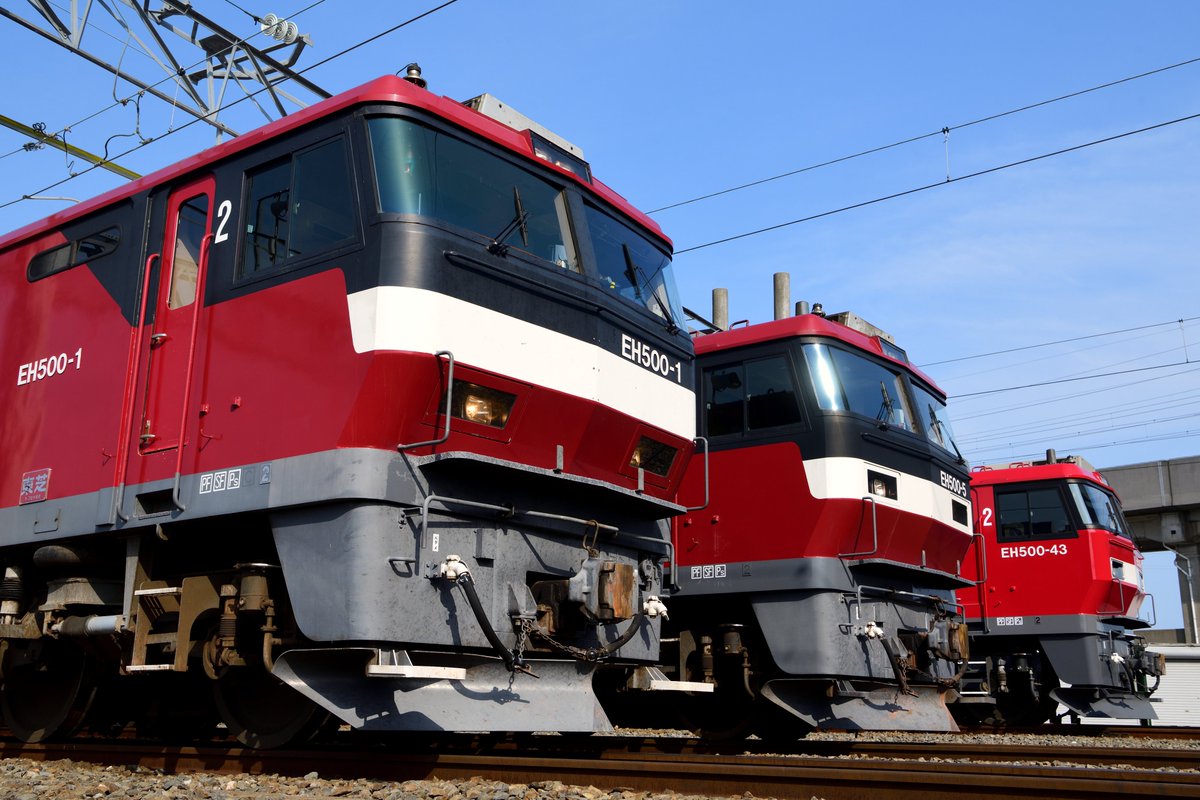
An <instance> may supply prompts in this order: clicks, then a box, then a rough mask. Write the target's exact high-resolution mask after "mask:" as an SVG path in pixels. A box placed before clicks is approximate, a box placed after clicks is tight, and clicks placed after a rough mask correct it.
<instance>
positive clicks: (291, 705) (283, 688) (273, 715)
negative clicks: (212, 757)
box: [213, 667, 329, 750]
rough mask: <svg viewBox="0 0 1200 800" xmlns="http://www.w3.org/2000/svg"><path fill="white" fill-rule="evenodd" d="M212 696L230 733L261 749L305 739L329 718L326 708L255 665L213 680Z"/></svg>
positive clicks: (321, 726) (232, 670)
mask: <svg viewBox="0 0 1200 800" xmlns="http://www.w3.org/2000/svg"><path fill="white" fill-rule="evenodd" d="M213 697H214V699H215V700H216V703H217V711H218V712H219V713H220V715H221V720H222V721H223V722H224V723H225V727H226V728H227V729H228V730H229V733H230V734H231V735H233V736H234V737H235V738H237V740H238V741H239V742H241V743H242V744H244V745H246V746H247V747H253V748H256V749H259V750H269V749H271V748H274V747H283V746H284V745H287V744H298V743H301V742H306V741H308V740H309V739H311V738H313V737H314V736H316V734H317V733H318V732H319V731H320V730H321V729H322V728H324V727H325V725H326V723H327V722H328V720H329V712H327V711H325V709H323V708H320V707H318V706H317V705H315V704H313V703H312V701H310V700H309V699H308V698H307V697H304V696H303V695H301V694H300V693H299V692H297V691H296V690H295V689H292V688H291V687H290V686H288V685H287V684H285V683H284V682H283V681H281V680H279V679H278V678H276V677H275V676H274V675H271V674H270V673H269V672H266V671H265V670H263V669H260V668H255V667H242V668H230V669H227V670H226V671H225V672H224V674H222V675H221V676H220V677H219V678H218V679H217V680H216V681H215V682H214V683H213Z"/></svg>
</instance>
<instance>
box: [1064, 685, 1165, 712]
mask: <svg viewBox="0 0 1200 800" xmlns="http://www.w3.org/2000/svg"><path fill="white" fill-rule="evenodd" d="M1050 696H1051V697H1053V698H1054V699H1055V700H1057V701H1058V702H1060V703H1062V704H1063V705H1064V706H1066V707H1067V708H1069V709H1071V711H1073V712H1074V713H1076V714H1078V715H1079V716H1081V717H1109V718H1112V719H1158V714H1156V713H1155V711H1154V706H1153V705H1151V704H1150V701H1149V699H1147V698H1145V697H1139V696H1138V695H1136V694H1133V693H1131V692H1123V691H1120V690H1115V691H1114V690H1111V689H1099V688H1094V687H1086V686H1078V687H1076V686H1072V687H1069V688H1060V689H1054V690H1052V691H1051V692H1050Z"/></svg>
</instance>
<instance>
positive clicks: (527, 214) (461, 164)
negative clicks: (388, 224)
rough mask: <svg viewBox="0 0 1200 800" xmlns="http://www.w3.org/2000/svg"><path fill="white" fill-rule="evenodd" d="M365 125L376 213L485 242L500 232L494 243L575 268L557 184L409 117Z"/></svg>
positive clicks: (577, 267)
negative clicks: (422, 219) (441, 224)
mask: <svg viewBox="0 0 1200 800" xmlns="http://www.w3.org/2000/svg"><path fill="white" fill-rule="evenodd" d="M368 125H369V129H370V133H371V152H372V153H373V155H374V158H375V172H376V176H377V179H378V185H379V205H380V209H381V210H382V211H385V212H389V213H395V214H420V215H423V216H428V217H435V218H437V219H440V220H444V221H445V222H449V223H451V224H453V225H457V226H459V227H462V228H466V229H468V230H471V231H474V232H475V233H478V234H480V235H481V236H483V237H485V238H487V239H500V238H501V236H502V234H505V232H506V231H507V234H506V235H504V236H503V239H504V241H502V242H500V244H503V245H507V246H509V247H513V248H517V249H520V250H524V251H526V252H528V253H531V254H532V255H535V256H537V257H538V258H541V259H544V260H546V261H550V262H553V263H555V264H557V265H558V266H560V267H566V268H568V269H571V270H574V271H575V272H579V271H580V267H579V262H578V258H577V257H576V254H575V247H574V243H573V242H572V240H571V238H570V235H569V228H568V225H567V214H566V204H565V202H564V200H563V198H562V196H561V194H562V193H561V192H560V190H559V189H558V188H557V187H555V186H553V185H552V184H550V183H548V182H546V181H544V180H542V179H540V178H538V177H537V176H535V175H534V174H533V173H531V172H527V171H525V170H523V169H521V168H520V167H518V166H516V165H514V164H512V163H510V162H508V161H505V160H504V159H502V158H499V157H497V156H495V155H493V154H491V153H488V152H486V151H484V150H482V149H480V148H478V147H475V146H474V145H471V144H468V143H466V142H464V141H461V140H459V139H455V138H454V137H452V136H447V135H445V134H442V133H438V132H437V131H434V130H431V129H429V128H426V127H423V126H421V125H418V124H416V123H414V122H410V121H408V120H403V119H399V118H395V117H378V118H375V119H371V120H370V121H369V122H368ZM522 215H523V216H524V220H523V221H519V219H520V218H521V217H522Z"/></svg>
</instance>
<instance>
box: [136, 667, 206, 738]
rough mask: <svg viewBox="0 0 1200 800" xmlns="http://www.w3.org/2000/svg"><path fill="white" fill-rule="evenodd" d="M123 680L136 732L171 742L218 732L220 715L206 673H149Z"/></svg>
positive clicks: (143, 735) (145, 736)
mask: <svg viewBox="0 0 1200 800" xmlns="http://www.w3.org/2000/svg"><path fill="white" fill-rule="evenodd" d="M126 683H127V684H128V693H127V697H128V700H127V702H128V704H129V706H130V708H131V709H133V710H134V714H135V726H136V730H137V734H138V736H140V737H143V738H146V739H154V740H155V741H161V742H168V743H174V744H182V743H186V742H195V741H210V740H212V739H214V738H216V737H217V736H218V733H219V731H218V729H217V726H218V724H219V723H220V721H221V719H220V717H219V716H218V715H217V708H216V704H215V703H214V702H213V698H212V692H211V687H210V685H209V684H210V683H211V681H210V680H209V679H208V678H207V677H206V676H204V675H201V674H197V673H195V672H188V673H185V674H182V675H180V674H163V673H152V674H149V675H141V676H138V677H137V678H127V679H126Z"/></svg>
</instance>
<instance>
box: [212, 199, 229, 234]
mask: <svg viewBox="0 0 1200 800" xmlns="http://www.w3.org/2000/svg"><path fill="white" fill-rule="evenodd" d="M232 216H233V203H232V202H231V201H229V200H222V201H221V205H219V206H217V219H218V220H220V224H219V225H217V235H216V236H214V237H213V244H220V243H221V242H223V241H225V240H226V239H228V238H229V234H228V233H226V232H225V226H226V225H228V224H229V218H230V217H232Z"/></svg>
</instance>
